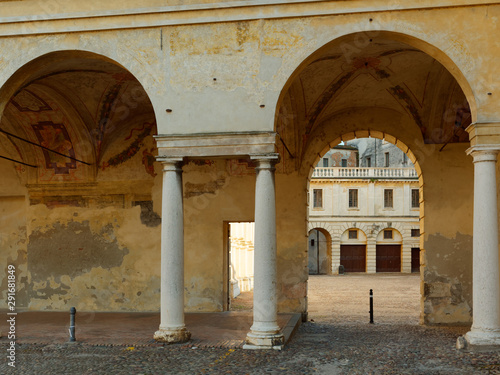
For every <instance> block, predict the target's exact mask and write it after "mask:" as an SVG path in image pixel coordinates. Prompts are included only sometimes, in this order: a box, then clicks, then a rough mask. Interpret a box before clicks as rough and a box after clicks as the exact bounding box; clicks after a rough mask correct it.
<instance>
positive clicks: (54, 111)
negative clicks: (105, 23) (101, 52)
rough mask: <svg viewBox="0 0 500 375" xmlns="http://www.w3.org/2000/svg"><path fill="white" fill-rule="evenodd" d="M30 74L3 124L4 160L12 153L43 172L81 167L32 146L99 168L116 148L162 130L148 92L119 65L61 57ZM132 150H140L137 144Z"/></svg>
mask: <svg viewBox="0 0 500 375" xmlns="http://www.w3.org/2000/svg"><path fill="white" fill-rule="evenodd" d="M24 74H25V76H26V78H25V79H24V80H23V81H22V82H21V84H20V85H19V87H18V88H17V91H16V92H15V94H14V95H13V96H12V97H11V99H10V101H9V102H8V104H7V105H6V107H5V110H4V113H3V115H2V118H1V122H0V129H1V130H2V131H3V132H2V133H0V142H1V144H2V146H3V149H4V150H2V154H3V155H4V156H5V153H6V152H8V153H9V155H10V157H11V158H13V159H15V160H20V161H24V162H26V163H29V164H35V165H37V166H38V167H42V168H49V169H50V168H54V165H56V164H57V165H58V167H57V168H59V169H57V168H55V171H56V172H55V173H56V174H57V173H65V171H67V170H68V168H70V169H71V168H75V165H76V164H75V163H77V161H75V160H73V159H69V158H65V157H63V156H61V155H59V156H58V155H57V154H55V153H47V152H43V154H42V153H41V152H40V148H39V147H36V146H33V145H30V144H29V143H27V142H26V141H29V142H33V143H36V144H40V145H42V146H44V147H47V148H48V149H51V150H54V151H57V152H59V153H60V154H63V155H69V156H72V157H73V158H75V159H77V160H81V161H84V162H87V163H89V164H92V165H94V166H95V167H96V169H98V168H99V167H100V166H101V165H102V164H103V163H105V160H104V157H105V155H106V152H107V151H108V150H109V149H110V147H111V146H112V145H115V146H116V144H117V143H119V144H120V145H121V146H120V147H122V148H123V149H127V147H128V146H130V145H131V144H132V143H133V142H134V140H136V139H137V137H136V135H137V134H142V135H143V136H145V135H150V134H151V135H152V134H154V133H155V131H156V126H155V116H154V112H153V108H152V105H151V103H150V101H149V98H148V97H147V94H146V92H145V91H144V89H143V88H142V86H141V85H140V83H139V82H138V81H137V80H136V79H135V78H134V77H133V76H132V75H131V74H130V73H128V72H127V71H126V70H125V69H124V68H122V67H121V66H119V65H117V64H114V63H112V62H109V61H106V60H103V59H100V58H97V57H95V56H93V55H85V54H83V55H82V54H81V53H75V54H69V55H68V54H67V53H66V54H65V55H64V56H60V55H58V54H55V55H54V57H53V58H52V59H50V58H49V59H47V58H45V59H43V61H41V62H40V63H39V64H32V66H31V67H30V69H29V72H25V73H24ZM146 133H147V134H146ZM133 135H134V136H133ZM115 146H113V147H114V148H116V147H115ZM128 148H129V149H132V150H131V151H129V152H137V151H138V148H137V147H134V146H133V145H132V146H131V147H128ZM31 151H32V152H31ZM57 158H59V159H60V160H59V161H57V160H56V159H57Z"/></svg>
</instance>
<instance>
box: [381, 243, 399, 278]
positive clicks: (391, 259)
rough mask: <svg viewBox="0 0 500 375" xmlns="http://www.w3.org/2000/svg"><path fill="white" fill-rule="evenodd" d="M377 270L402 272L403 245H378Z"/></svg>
mask: <svg viewBox="0 0 500 375" xmlns="http://www.w3.org/2000/svg"><path fill="white" fill-rule="evenodd" d="M376 265H377V272H401V245H377V262H376Z"/></svg>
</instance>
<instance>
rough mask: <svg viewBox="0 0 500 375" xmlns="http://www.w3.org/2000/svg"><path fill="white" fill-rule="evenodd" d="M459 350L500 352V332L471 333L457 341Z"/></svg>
mask: <svg viewBox="0 0 500 375" xmlns="http://www.w3.org/2000/svg"><path fill="white" fill-rule="evenodd" d="M457 349H470V350H492V349H497V350H500V330H498V331H489V332H484V331H469V332H467V333H466V334H465V335H464V336H460V337H459V338H458V339H457Z"/></svg>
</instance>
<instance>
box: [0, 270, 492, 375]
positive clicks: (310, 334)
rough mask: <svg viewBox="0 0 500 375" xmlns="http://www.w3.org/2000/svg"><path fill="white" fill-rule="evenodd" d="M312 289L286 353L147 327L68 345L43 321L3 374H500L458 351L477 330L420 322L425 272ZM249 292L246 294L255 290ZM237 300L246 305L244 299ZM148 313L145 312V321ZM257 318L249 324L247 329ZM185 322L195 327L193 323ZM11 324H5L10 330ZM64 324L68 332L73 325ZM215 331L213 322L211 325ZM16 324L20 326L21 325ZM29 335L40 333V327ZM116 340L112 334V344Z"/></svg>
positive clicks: (334, 280)
mask: <svg viewBox="0 0 500 375" xmlns="http://www.w3.org/2000/svg"><path fill="white" fill-rule="evenodd" d="M308 288H309V290H308V305H309V308H308V310H309V316H308V321H307V322H305V323H302V325H301V326H300V327H299V328H298V329H297V331H296V332H295V334H294V335H293V337H292V338H291V339H290V341H289V342H288V344H287V345H286V347H285V349H284V350H282V351H266V350H257V351H253V350H243V349H241V348H238V347H233V346H231V345H228V344H230V343H228V342H224V341H217V342H215V341H210V340H209V339H208V337H206V340H204V341H203V340H202V341H200V340H199V339H198V340H196V338H195V337H194V340H193V341H191V342H189V343H186V344H176V345H170V346H169V345H163V344H156V343H154V342H152V341H151V340H150V339H151V337H152V333H153V332H149V333H147V332H145V335H147V337H144V338H142V339H140V340H137V341H136V342H135V343H134V342H130V341H125V340H120V336H119V335H115V336H113V335H112V332H99V331H98V330H96V331H95V332H94V334H95V336H94V337H92V338H88V339H87V340H86V341H87V342H86V341H85V340H83V339H82V341H77V343H74V344H68V343H65V342H61V341H57V340H56V341H54V340H51V337H54V336H57V335H59V334H61V335H64V334H65V333H66V332H63V333H59V332H52V333H51V332H44V331H43V329H41V328H40V330H39V332H40V335H39V337H38V339H37V340H35V341H37V343H23V338H22V337H19V338H18V344H19V345H18V346H17V350H16V368H15V369H13V368H11V367H9V366H8V365H7V361H6V359H3V360H2V362H1V364H0V372H1V373H2V374H37V375H38V374H40V375H43V374H62V373H65V374H158V373H164V374H476V373H477V374H497V373H500V355H499V353H498V352H494V351H483V352H478V353H471V352H466V351H459V350H457V349H456V348H455V342H456V339H457V337H458V336H459V335H462V334H464V333H465V332H467V330H468V328H469V327H466V326H464V327H429V326H427V327H426V326H420V325H419V324H418V322H419V304H420V278H419V275H418V274H411V275H401V274H376V275H367V274H349V275H341V276H311V277H310V279H309V283H308ZM370 289H373V292H374V322H375V323H374V324H369V313H368V312H369V290H370ZM242 298H243V299H246V300H248V298H249V295H248V294H247V295H243V296H242ZM239 306H240V310H241V309H242V307H241V306H245V304H243V303H242V304H240V305H239ZM246 306H248V304H247V305H246ZM243 313H245V311H243ZM130 315H132V314H130ZM144 315H145V314H142V313H141V314H137V318H138V319H139V318H144ZM154 315H157V314H154ZM89 316H90V314H87V315H85V314H81V316H80V318H81V323H84V321H85V320H89ZM128 319H130V320H128V321H127V320H125V319H121V320H120V319H118V320H116V321H115V323H111V324H110V325H109V327H108V330H109V331H112V330H114V329H117V330H119V331H120V332H125V331H126V330H127V326H130V327H132V326H134V321H133V319H134V318H133V317H132V318H128ZM250 322H251V320H249V322H246V321H244V323H242V325H245V327H243V326H242V327H241V331H242V332H243V334H244V333H245V330H246V329H248V327H246V325H247V324H249V323H250ZM88 324H92V323H88ZM214 324H216V323H214ZM153 326H154V325H153ZM187 326H188V328H189V320H187ZM5 327H6V326H5V323H4V322H2V331H3V332H4V333H5ZM77 327H78V321H77ZM63 328H64V331H65V330H66V327H63ZM210 329H211V328H210V327H207V328H206V330H205V332H206V333H208V332H209V331H210ZM18 330H19V331H20V332H21V331H22V327H18ZM29 334H30V335H32V336H33V335H35V336H36V333H33V332H31V333H29ZM100 335H101V336H102V338H103V339H102V340H101V343H99V337H100ZM205 336H206V334H205ZM61 337H63V336H61ZM110 337H114V339H113V340H112V341H109V338H110ZM124 337H126V335H125V334H124ZM77 340H78V328H77ZM0 342H1V344H2V348H3V349H5V348H6V347H7V342H8V340H7V338H6V337H2V338H1V339H0ZM3 352H4V353H5V352H6V350H3Z"/></svg>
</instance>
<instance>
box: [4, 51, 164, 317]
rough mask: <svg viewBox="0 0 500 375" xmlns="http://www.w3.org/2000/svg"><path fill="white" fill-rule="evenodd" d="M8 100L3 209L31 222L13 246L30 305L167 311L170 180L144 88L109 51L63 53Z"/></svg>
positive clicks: (34, 67)
mask: <svg viewBox="0 0 500 375" xmlns="http://www.w3.org/2000/svg"><path fill="white" fill-rule="evenodd" d="M0 96H1V97H2V98H5V102H4V108H3V111H2V115H1V119H0V145H1V146H2V150H1V151H0V156H1V159H0V168H1V169H5V170H6V171H7V170H8V171H9V174H8V176H9V178H8V179H7V180H2V182H1V184H0V185H1V188H0V191H1V194H2V196H1V197H0V205H1V207H2V210H3V212H6V214H7V217H8V216H11V217H14V218H15V219H16V225H17V226H18V227H19V228H23V230H21V231H18V233H17V234H16V235H12V236H10V237H9V238H5V239H4V241H5V243H3V244H2V247H1V248H2V250H1V251H2V255H5V259H10V260H12V261H13V263H15V264H16V265H17V266H18V268H19V269H20V270H21V272H22V275H23V276H24V278H22V277H23V276H21V275H19V277H20V280H25V281H23V282H22V285H20V289H22V290H24V293H23V295H22V297H21V298H20V299H19V305H20V308H26V309H32V310H60V309H66V308H67V306H75V307H77V309H78V310H83V311H85V310H93V311H120V310H125V311H127V310H129V311H133V310H156V309H157V305H158V298H157V295H156V294H155V293H157V291H158V289H159V284H160V282H159V278H160V277H159V266H158V267H157V266H156V264H159V257H160V254H159V248H160V244H159V238H160V226H159V224H160V217H159V215H158V213H159V212H160V199H159V198H160V196H161V187H159V186H160V184H161V180H158V178H161V176H158V173H159V170H157V169H156V163H155V155H156V154H157V152H156V145H155V141H154V139H153V135H155V134H156V119H155V113H154V110H153V107H152V105H151V102H150V100H149V97H148V95H147V93H146V91H145V90H144V88H143V87H142V85H141V84H140V83H139V82H138V80H137V79H136V78H135V77H134V76H133V75H132V74H131V73H130V72H129V71H128V70H127V69H125V68H124V67H123V66H121V65H119V64H118V63H116V62H114V61H112V60H110V59H108V58H106V57H104V56H100V55H96V54H93V53H89V52H83V51H61V52H53V53H49V54H46V55H43V56H41V57H39V58H37V59H35V60H33V61H31V62H30V63H28V64H26V65H25V66H23V67H21V68H20V69H19V70H18V71H17V72H16V73H15V74H14V75H13V76H12V77H11V78H10V79H9V80H8V81H7V83H6V84H5V85H4V87H2V88H1V90H0ZM15 179H17V182H16V183H13V181H14V180H15ZM159 183H160V184H159ZM21 187H22V188H21ZM13 202H17V203H16V204H15V207H14V206H13ZM144 252H148V253H150V254H151V256H150V258H148V260H145V259H143V258H142V255H141V254H143V253H144ZM141 259H142V260H141ZM150 262H152V263H150Z"/></svg>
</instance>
